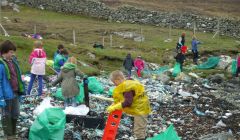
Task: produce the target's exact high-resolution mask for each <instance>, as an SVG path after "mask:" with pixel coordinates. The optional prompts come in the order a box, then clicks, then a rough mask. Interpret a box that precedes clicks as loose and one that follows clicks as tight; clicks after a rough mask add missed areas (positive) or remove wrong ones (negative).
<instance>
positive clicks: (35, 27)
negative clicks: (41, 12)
mask: <svg viewBox="0 0 240 140" xmlns="http://www.w3.org/2000/svg"><path fill="white" fill-rule="evenodd" d="M33 33H34V34H36V33H37V25H36V24H35V25H34V29H33Z"/></svg>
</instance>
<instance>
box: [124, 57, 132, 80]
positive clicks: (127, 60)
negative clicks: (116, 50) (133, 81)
mask: <svg viewBox="0 0 240 140" xmlns="http://www.w3.org/2000/svg"><path fill="white" fill-rule="evenodd" d="M123 67H124V68H125V69H126V70H127V71H128V77H131V71H132V68H133V67H134V62H133V59H132V57H131V54H130V53H129V54H127V56H126V58H125V60H124V61H123Z"/></svg>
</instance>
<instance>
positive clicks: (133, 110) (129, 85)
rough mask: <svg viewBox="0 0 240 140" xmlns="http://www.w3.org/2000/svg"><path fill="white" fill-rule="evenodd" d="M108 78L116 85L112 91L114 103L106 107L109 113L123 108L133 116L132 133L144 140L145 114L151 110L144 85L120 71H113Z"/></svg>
mask: <svg viewBox="0 0 240 140" xmlns="http://www.w3.org/2000/svg"><path fill="white" fill-rule="evenodd" d="M110 80H111V81H112V82H113V83H114V84H115V85H116V88H115V89H114V91H113V99H114V103H113V104H112V105H111V106H109V107H108V108H107V112H109V113H111V112H113V111H115V110H123V111H124V112H125V113H127V114H130V115H133V116H134V130H133V131H134V135H135V136H136V138H137V139H138V140H145V138H146V127H147V116H148V115H149V114H150V112H151V108H150V104H149V100H148V96H147V95H146V93H145V91H144V86H143V85H142V84H141V83H139V82H138V81H134V80H126V79H125V77H124V75H123V73H122V72H121V71H118V70H117V71H113V72H112V73H111V75H110Z"/></svg>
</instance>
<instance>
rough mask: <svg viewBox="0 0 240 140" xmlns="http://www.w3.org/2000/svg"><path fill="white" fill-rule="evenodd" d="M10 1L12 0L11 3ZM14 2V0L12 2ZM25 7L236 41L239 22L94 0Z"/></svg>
mask: <svg viewBox="0 0 240 140" xmlns="http://www.w3.org/2000/svg"><path fill="white" fill-rule="evenodd" d="M12 1H14V0H12ZM15 1H16V0H15ZM17 1H18V2H21V3H23V4H25V5H28V6H31V7H36V8H41V9H46V10H52V11H56V12H63V13H72V14H81V15H86V16H91V17H97V18H102V19H106V20H108V21H116V22H130V23H139V24H149V25H155V26H161V27H168V26H169V25H170V24H171V25H172V27H173V28H184V29H193V23H194V22H195V23H196V29H197V31H206V32H216V31H217V29H218V23H219V30H220V34H221V35H227V36H232V37H236V38H240V20H234V19H220V20H219V19H218V18H216V17H204V16H199V15H194V14H191V13H182V14H179V13H168V12H157V11H146V10H141V9H137V8H135V7H130V6H124V7H120V8H118V9H111V8H109V7H107V6H106V5H105V4H104V3H101V2H99V1H97V0H17Z"/></svg>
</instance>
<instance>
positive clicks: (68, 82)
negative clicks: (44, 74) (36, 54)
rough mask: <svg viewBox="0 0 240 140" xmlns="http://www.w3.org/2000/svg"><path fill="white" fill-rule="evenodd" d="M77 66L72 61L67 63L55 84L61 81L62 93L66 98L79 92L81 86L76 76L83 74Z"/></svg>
mask: <svg viewBox="0 0 240 140" xmlns="http://www.w3.org/2000/svg"><path fill="white" fill-rule="evenodd" d="M76 68H77V66H76V65H75V64H72V63H68V62H67V63H65V64H64V65H63V68H62V69H61V72H60V75H59V77H58V79H57V80H56V81H54V82H53V85H54V86H55V85H56V84H58V83H60V82H61V88H62V95H63V96H64V98H72V97H74V96H77V95H78V94H79V90H80V89H79V86H78V83H77V80H76V79H75V77H76V76H77V75H82V73H81V72H80V71H77V70H76Z"/></svg>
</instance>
